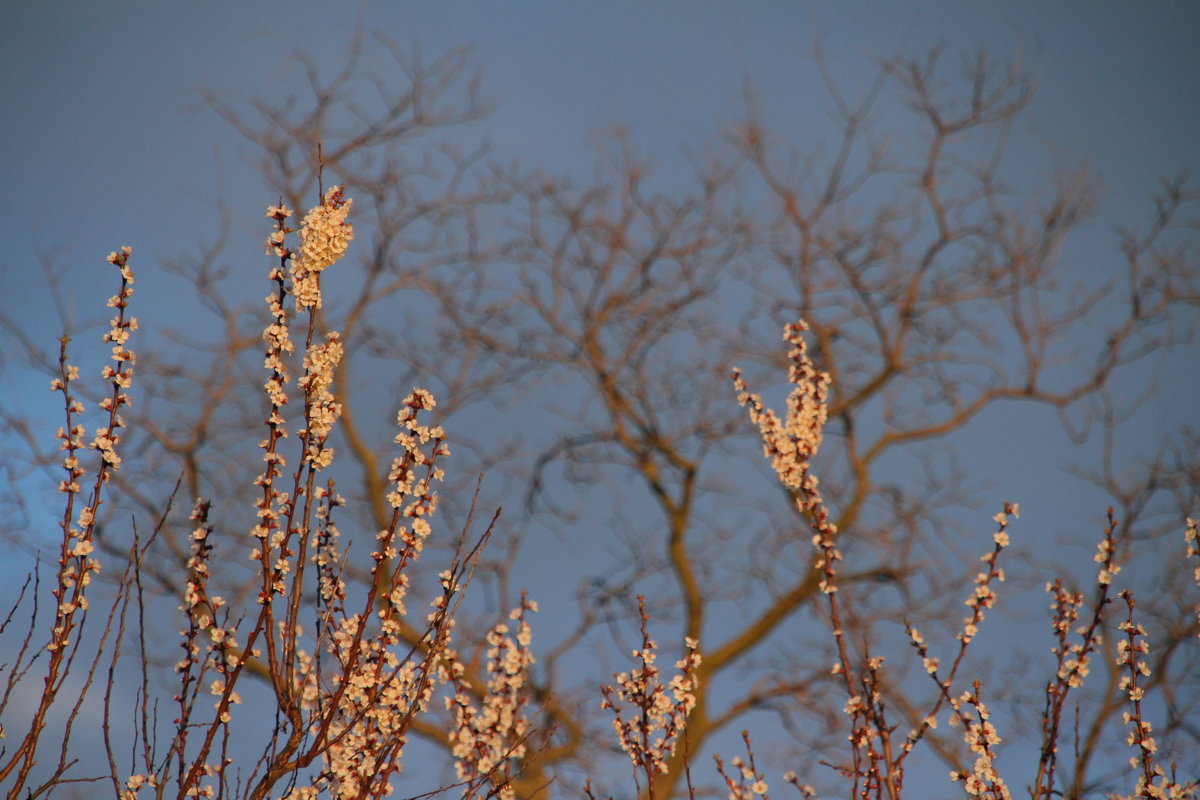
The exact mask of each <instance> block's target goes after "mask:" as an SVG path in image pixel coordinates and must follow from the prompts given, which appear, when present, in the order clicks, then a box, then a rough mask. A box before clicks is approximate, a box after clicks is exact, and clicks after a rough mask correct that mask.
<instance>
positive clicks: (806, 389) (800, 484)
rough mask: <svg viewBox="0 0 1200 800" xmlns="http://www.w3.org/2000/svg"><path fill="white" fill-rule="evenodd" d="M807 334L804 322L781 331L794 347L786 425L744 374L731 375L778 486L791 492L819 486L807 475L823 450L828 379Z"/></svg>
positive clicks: (790, 368)
mask: <svg viewBox="0 0 1200 800" xmlns="http://www.w3.org/2000/svg"><path fill="white" fill-rule="evenodd" d="M807 330H808V323H806V322H804V321H803V320H801V321H799V322H796V323H793V324H790V325H786V326H784V329H783V340H784V341H785V342H787V343H788V344H790V345H791V349H790V350H789V351H788V359H789V360H790V362H791V363H790V365H789V366H788V381H789V382H790V383H791V384H792V386H793V388H792V392H791V394H789V395H788V400H787V418H786V419H785V420H784V421H783V422H782V423H781V422H780V421H779V418H778V417H777V416H775V412H774V411H772V410H771V409H769V408H766V407H764V406H763V403H762V398H761V397H759V396H758V395H756V394H751V393H750V392H748V391H747V390H746V384H745V383H744V382H743V381H742V376H741V372H740V371H739V370H737V369H734V371H733V385H734V388H736V389H737V392H738V404H739V405H743V406H749V411H750V421H751V422H753V423H754V424H755V425H757V426H758V430H759V432H760V433H761V434H762V440H763V455H765V456H766V457H767V458H768V459H770V460H771V466H772V467H773V468H774V469H775V474H776V475H778V476H779V480H780V482H781V483H782V484H783V485H784V486H786V487H787V488H788V489H792V490H797V489H801V488H804V489H810V488H811V489H815V488H816V484H817V482H816V478H815V477H812V476H811V475H810V474H809V471H808V464H809V461H810V460H811V459H812V458H813V456H815V455H816V454H817V450H818V449H820V447H821V436H822V432H823V430H824V428H825V420H826V416H827V413H828V411H827V405H826V403H827V399H828V394H829V375H828V374H827V373H824V372H819V371H818V370H817V369H816V368H815V367H814V366H813V363H812V360H811V359H810V358H809V357H808V344H807V343H806V342H805V341H804V336H803V334H804V332H805V331H807ZM806 481H809V482H810V483H811V485H809V484H806Z"/></svg>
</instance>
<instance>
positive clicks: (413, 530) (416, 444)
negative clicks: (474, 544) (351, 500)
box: [387, 389, 450, 557]
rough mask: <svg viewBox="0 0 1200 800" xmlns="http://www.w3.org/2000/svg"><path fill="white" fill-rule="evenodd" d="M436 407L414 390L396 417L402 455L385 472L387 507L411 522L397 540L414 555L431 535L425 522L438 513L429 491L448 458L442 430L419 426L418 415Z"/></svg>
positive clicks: (434, 497) (422, 392)
mask: <svg viewBox="0 0 1200 800" xmlns="http://www.w3.org/2000/svg"><path fill="white" fill-rule="evenodd" d="M436 406H437V401H436V400H435V399H434V397H433V395H432V394H430V393H429V392H428V391H426V390H424V389H413V391H412V392H411V393H410V394H409V395H408V397H406V398H405V399H404V403H403V405H401V407H400V411H399V412H397V414H396V424H397V425H399V426H400V433H398V434H396V438H395V440H394V442H395V443H396V444H398V445H400V446H401V448H403V451H404V452H403V454H402V455H400V456H398V457H397V458H395V459H394V460H393V461H392V466H391V469H390V470H389V471H388V480H389V481H391V482H392V485H393V488H392V491H391V492H389V493H388V496H387V500H388V503H389V504H390V505H391V507H392V508H394V509H397V510H399V511H401V513H402V515H403V516H404V518H405V519H407V520H411V522H410V523H409V524H408V525H407V526H406V527H404V528H403V529H402V530H401V531H400V540H401V541H402V542H403V543H404V544H405V545H408V546H410V547H413V548H415V549H416V552H420V551H421V548H422V547H423V546H424V541H425V539H426V538H427V537H428V536H429V532H430V528H429V521H428V518H429V517H430V516H431V515H432V514H433V513H434V511H436V510H437V504H438V497H437V493H436V492H434V491H433V490H432V488H431V487H432V482H433V481H440V480H442V479H443V478H444V477H445V472H444V471H443V470H442V468H441V467H440V466H438V465H437V463H436V461H437V459H439V458H445V457H446V456H448V455H450V446H449V445H448V444H446V432H445V431H444V430H443V429H442V427H441V426H440V425H425V424H422V423H421V422H420V421H419V419H418V416H417V415H418V414H419V413H420V412H421V411H426V410H431V409H433V408H434V407H436ZM429 443H432V445H433V446H432V447H430V448H429V452H428V453H426V452H425V451H424V450H423V449H422V447H423V446H424V445H427V444H429ZM392 555H394V553H393V554H392ZM388 557H391V556H390V555H389V556H388Z"/></svg>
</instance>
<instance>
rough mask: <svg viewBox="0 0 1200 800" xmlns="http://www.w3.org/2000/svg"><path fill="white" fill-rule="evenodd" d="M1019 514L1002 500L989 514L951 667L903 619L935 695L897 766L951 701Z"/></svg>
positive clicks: (1001, 578)
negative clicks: (984, 548) (985, 543)
mask: <svg viewBox="0 0 1200 800" xmlns="http://www.w3.org/2000/svg"><path fill="white" fill-rule="evenodd" d="M1020 514H1021V509H1020V506H1019V505H1018V504H1017V503H1010V502H1008V501H1005V503H1004V509H1003V510H1002V511H1000V512H998V513H997V514H996V515H995V516H994V517H992V519H993V520H994V521H995V523H996V525H997V528H996V532H995V533H993V534H992V541H993V546H992V549H991V550H990V551H989V552H988V553H986V554H985V555H983V556H980V559H979V560H980V561H981V562H983V563H984V564H986V565H987V571H986V572H979V573H977V574H976V575H975V588H974V590H973V591H972V593H971V596H970V597H969V598H967V600H966V601H965V605H966V606H967V607H968V608H970V609H971V615H970V616H969V617H964V618H963V630H962V631H961V632H960V633H959V634H958V635H957V636H956V638H957V639H958V651H957V652H956V653H955V655H954V661H953V662H951V664H950V669H949V670H948V671H947V672H945V673H944V674H943V672H942V670H941V661H940V659H939V658H938V657H937V656H933V655H930V652H929V647H928V645H927V644H926V643H925V639H924V637H923V636H922V635H921V633H920V631H918V630H917V629H916V628H914V627H913V626H912V625H911V624H910V623H909V622H908V621H907V620H905V623H904V630H905V632H906V633H907V634H908V638H909V643H910V644H911V645H912V646H913V648H915V649H916V651H917V654H918V655H919V656H920V657H921V663H922V664H923V666H924V667H925V672H926V673H928V674H929V677H930V678H931V679H932V680H933V682H934V684H935V685H936V686H937V688H938V696H937V699H936V700H935V701H934V704H933V706H932V708H930V709H929V711H928V712H927V713H926V714H925V718H924V719H923V720H922V721H921V723H920V725H918V726H917V728H916V729H915V730H913V731H911V732H910V733H909V734H908V737H907V738H906V739H905V741H904V745H903V747H902V748H901V751H900V754H899V756H898V758H897V759H896V762H895V763H896V765H897V766H899V765H900V764H901V763H902V762H903V761H904V759H905V758H907V756H908V754H909V753H910V752H912V750H913V748H915V747H916V745H917V743H918V742H919V741H921V739H922V738H923V737H924V735H925V733H926V732H927V731H928V730H929V729H930V728H933V727H934V726H935V725H936V724H937V716H938V714H939V712H941V710H942V707H943V705H945V704H946V703H953V697H952V695H951V689H952V687H953V686H954V681H955V678H956V677H957V675H958V670H959V667H960V666H961V665H962V663H963V659H964V657H965V656H966V654H967V647H968V646H969V645H970V644H971V642H972V641H974V638H975V636H976V634H977V633H978V631H979V626H980V624H982V622H983V618H984V613H985V612H986V610H987V609H989V608H991V607H992V606H993V605H994V604H995V601H996V592H995V590H994V589H993V588H992V587H993V584H995V583H996V582H1001V583H1003V582H1004V577H1005V576H1004V570H1002V569H1001V568H1000V567H999V566H998V563H999V559H1000V554H1001V553H1002V552H1003V551H1004V550H1005V549H1006V548H1007V547H1008V546H1009V543H1010V541H1009V534H1008V527H1009V525H1010V524H1011V522H1012V520H1013V519H1017V518H1019V517H1020Z"/></svg>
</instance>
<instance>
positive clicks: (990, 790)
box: [950, 685, 1012, 800]
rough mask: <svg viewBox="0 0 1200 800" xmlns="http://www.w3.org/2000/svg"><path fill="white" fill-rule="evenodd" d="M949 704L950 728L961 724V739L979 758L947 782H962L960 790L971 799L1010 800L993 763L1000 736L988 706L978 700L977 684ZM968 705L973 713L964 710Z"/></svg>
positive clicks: (953, 774)
mask: <svg viewBox="0 0 1200 800" xmlns="http://www.w3.org/2000/svg"><path fill="white" fill-rule="evenodd" d="M950 703H951V705H952V706H953V707H954V713H953V714H951V716H950V724H951V725H952V726H953V725H955V724H956V723H958V722H962V725H963V739H964V740H965V741H966V743H967V746H968V747H970V748H971V752H973V753H975V754H976V755H977V756H978V757H977V758H976V759H975V764H974V766H973V767H972V768H971V771H970V772H957V771H954V772H951V773H950V780H952V781H962V784H963V789H964V790H966V792H967V794H969V795H971V796H972V797H984V796H986V797H990V798H993V800H1011V797H1012V795H1011V794H1010V793H1009V791H1008V787H1007V786H1006V785H1005V784H1004V781H1003V779H1001V777H1000V774H999V773H998V772H996V768H995V765H994V763H993V762H994V760H995V757H996V753H995V747H996V745H998V744H999V743H1000V735H999V734H998V733H996V727H995V726H994V725H992V723H991V720H990V714H989V712H988V709H987V706H985V705H984V704H983V702H982V701H981V700H980V699H979V687H978V685H976V687H975V691H974V692H964V693H963V694H962V695H961V696H959V697H956V698H952V699H951V701H950ZM968 706H969V707H970V708H971V710H972V711H973V712H974V713H970V712H968V711H967V709H966V708H965V707H968Z"/></svg>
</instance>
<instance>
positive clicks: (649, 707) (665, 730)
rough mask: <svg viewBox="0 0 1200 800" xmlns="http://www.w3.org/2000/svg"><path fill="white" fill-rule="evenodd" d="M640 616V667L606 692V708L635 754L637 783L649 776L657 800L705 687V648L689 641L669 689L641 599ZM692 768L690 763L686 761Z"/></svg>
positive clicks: (620, 738)
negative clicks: (702, 680) (660, 784)
mask: <svg viewBox="0 0 1200 800" xmlns="http://www.w3.org/2000/svg"><path fill="white" fill-rule="evenodd" d="M638 612H639V614H640V615H641V630H642V646H641V648H640V649H638V650H634V651H633V657H634V658H635V659H637V660H638V662H639V663H640V666H639V667H638V668H636V669H633V670H631V671H630V672H621V673H617V674H614V675H613V677H614V678H615V679H616V686H615V687H614V686H603V687H601V692H602V693H603V694H604V700H603V701H602V702H601V704H600V705H601V708H607V709H611V710H612V712H613V717H614V719H613V729H614V730H615V731H616V734H617V741H618V743H619V744H620V746H621V749H622V750H624V751H625V752H626V753H628V754H629V758H630V761H632V763H633V769H634V781H635V783H637V784H638V787H639V792H640V791H641V787H640V778H639V775H644V776H645V780H646V791H647V793H648V795H649V797H651V798H653V797H654V796H655V793H656V783H657V781H656V780H655V779H656V778H657V777H658V776H660V775H666V774H667V769H668V767H667V759H668V758H669V757H670V756H671V755H673V754H674V752H675V750H676V748H677V747H678V744H679V741H680V739H682V738H684V737H683V732H684V730H685V729H686V724H687V717H688V715H689V714H690V713H691V712H692V710H693V709H694V708H695V707H696V697H695V692H696V688H697V686H698V685H699V677H698V676H697V671H698V669H699V667H700V653H699V644H698V643H697V642H696V641H695V640H694V639H690V638H685V639H684V646H685V649H686V653H685V655H684V657H683V658H682V659H680V660H679V661H677V662H675V668H676V669H678V670H679V672H678V673H677V674H676V675H675V677H673V678H672V679H671V681H670V683H669V684H667V685H664V684H663V683H662V680H661V678H660V670H659V668H658V667H657V666H656V665H655V661H656V660H657V655H656V653H655V650H656V649H657V645H655V643H654V640H653V639H651V638H650V632H649V629H648V624H649V621H650V616H649V614H647V613H646V606H645V598H644V597H642V596H641V595H639V596H638ZM623 703H628V704H629V705H630V706H632V707H633V713H634V715H635V716H636V718H635V719H630V718H627V717H626V716H625V707H624V706H623V705H622V704H623ZM684 765H685V768H686V765H687V760H686V758H685V759H684Z"/></svg>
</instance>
